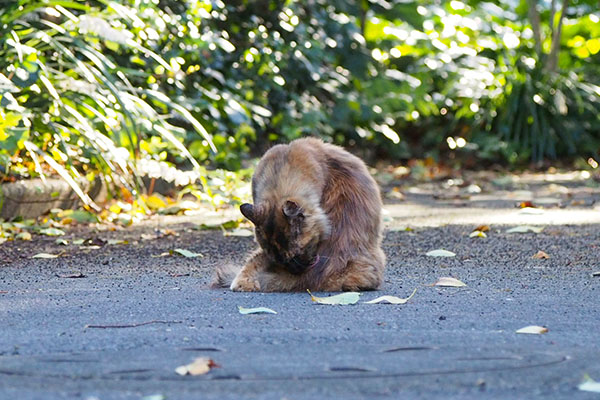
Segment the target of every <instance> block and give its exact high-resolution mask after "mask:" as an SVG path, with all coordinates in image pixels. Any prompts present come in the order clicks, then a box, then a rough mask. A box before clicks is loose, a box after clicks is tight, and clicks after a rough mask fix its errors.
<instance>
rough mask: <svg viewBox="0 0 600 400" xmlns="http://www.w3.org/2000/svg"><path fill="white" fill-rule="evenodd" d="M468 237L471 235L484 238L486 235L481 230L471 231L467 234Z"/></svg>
mask: <svg viewBox="0 0 600 400" xmlns="http://www.w3.org/2000/svg"><path fill="white" fill-rule="evenodd" d="M469 237H471V238H475V237H478V238H486V237H487V235H486V234H485V232H482V231H473V232H471V233H470V234H469Z"/></svg>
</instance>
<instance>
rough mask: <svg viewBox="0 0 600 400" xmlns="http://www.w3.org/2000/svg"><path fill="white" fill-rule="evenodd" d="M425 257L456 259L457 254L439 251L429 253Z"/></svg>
mask: <svg viewBox="0 0 600 400" xmlns="http://www.w3.org/2000/svg"><path fill="white" fill-rule="evenodd" d="M425 255H426V256H429V257H454V256H456V253H453V252H451V251H448V250H444V249H437V250H431V251H428V252H427V254H425Z"/></svg>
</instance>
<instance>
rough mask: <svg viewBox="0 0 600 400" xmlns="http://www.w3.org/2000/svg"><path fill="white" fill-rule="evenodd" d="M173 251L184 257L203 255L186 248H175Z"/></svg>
mask: <svg viewBox="0 0 600 400" xmlns="http://www.w3.org/2000/svg"><path fill="white" fill-rule="evenodd" d="M173 252H174V253H177V254H179V255H182V256H184V257H186V258H194V257H204V256H203V255H202V254H200V253H194V252H192V251H189V250H186V249H175V250H173Z"/></svg>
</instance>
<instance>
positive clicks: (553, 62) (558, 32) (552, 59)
mask: <svg viewBox="0 0 600 400" xmlns="http://www.w3.org/2000/svg"><path fill="white" fill-rule="evenodd" d="M568 6H569V0H563V3H562V8H561V10H560V17H559V18H558V26H557V27H556V29H555V30H554V32H553V35H552V46H551V48H550V54H549V55H548V63H547V64H546V70H547V71H550V72H556V70H557V69H558V52H559V50H560V38H561V36H562V24H563V20H564V18H565V13H566V11H567V7H568ZM553 25H554V24H553V23H552V21H551V25H550V26H553Z"/></svg>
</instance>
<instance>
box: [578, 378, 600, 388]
mask: <svg viewBox="0 0 600 400" xmlns="http://www.w3.org/2000/svg"><path fill="white" fill-rule="evenodd" d="M577 389H579V390H582V391H584V392H594V393H600V382H596V381H595V380H593V379H592V378H590V376H589V375H587V374H586V375H585V376H584V377H583V382H581V383H580V384H579V385H578V386H577Z"/></svg>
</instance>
